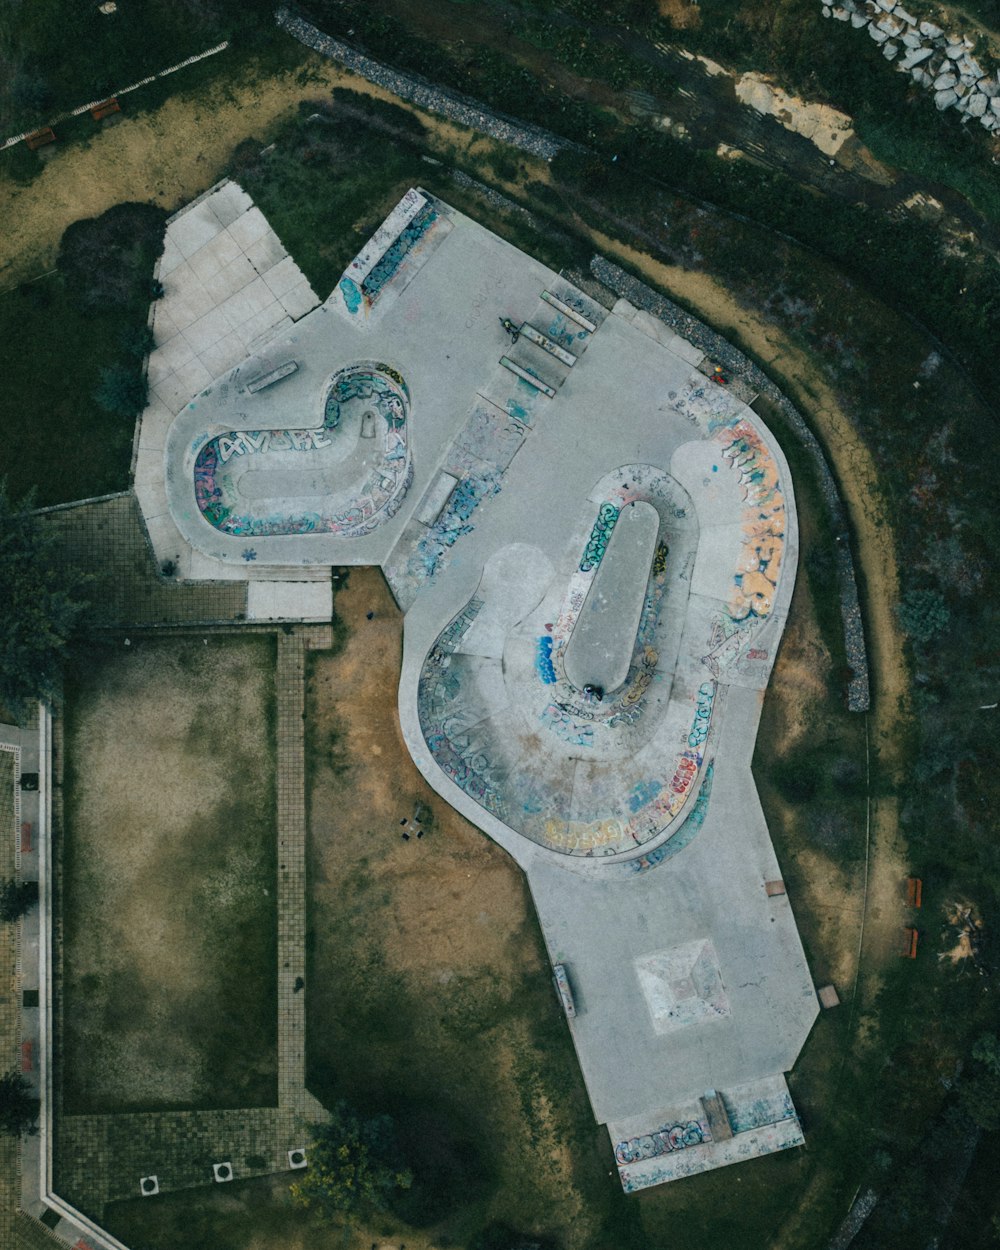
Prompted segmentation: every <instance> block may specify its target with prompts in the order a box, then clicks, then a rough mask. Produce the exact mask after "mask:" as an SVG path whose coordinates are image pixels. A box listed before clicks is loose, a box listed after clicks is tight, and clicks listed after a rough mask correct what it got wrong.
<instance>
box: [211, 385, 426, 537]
mask: <svg viewBox="0 0 1000 1250" xmlns="http://www.w3.org/2000/svg"><path fill="white" fill-rule="evenodd" d="M352 403H355V404H356V403H360V405H361V406H363V407H364V409H365V416H364V417H363V418H362V417H359V422H364V421H365V420H368V421H370V422H372V423H374V425H375V426H378V425H380V426H381V429H380V430H378V429H374V433H375V434H376V435H377V434H378V433H380V434H381V445H380V447H379V448H378V450H379V452H380V454H379V455H377V456H376V457H375V459H374V463H370V462H368V461H362V463H361V467H360V470H359V473H360V476H359V477H358V479H357V480H355V481H353V482H351V481H350V480H348V481H347V482H345V484H344V489H343V490H342V491H339V492H331V496H330V502H327V504H326V508H325V509H324V510H320V509H317V508H303V507H301V506H297V503H296V500H295V499H294V498H292V499H290V500H289V501H288V502H287V504H285V505H283V506H282V509H281V510H280V511H275V510H274V502H273V500H272V501H271V503H270V504H267V505H266V509H267V510H265V511H262V512H256V511H254V510H253V507H252V502H251V500H249V499H247V498H245V497H244V496H243V495H242V494H241V493H240V488H239V472H238V471H242V467H243V465H242V462H243V461H244V459H245V458H247V457H254V458H255V460H256V461H258V463H255V465H254V468H255V469H256V470H263V471H264V472H266V471H268V470H269V469H271V468H273V467H274V466H275V465H276V464H281V465H282V466H283V467H284V468H285V470H286V471H287V468H288V461H287V459H285V458H284V456H283V455H282V453H289V452H292V453H296V458H297V457H298V455H302V456H303V457H305V456H308V457H309V462H308V463H309V466H310V468H311V469H312V468H317V467H318V468H320V469H323V468H324V467H328V469H329V471H331V472H335V471H336V470H337V468H338V462H337V461H333V460H331V459H330V455H329V453H327V454H326V455H325V454H324V453H326V452H327V449H328V448H330V447H331V446H333V443H334V438H335V435H334V434H333V433H332V432H333V431H336V430H338V427H340V424H341V416H342V413H343V411H344V409H345V407H346V406H347V405H349V404H352ZM409 404H410V399H409V392H408V390H407V387H406V383H405V382H404V381H403V378H402V376H401V375H400V374H399V373H398V372H397V371H396V370H395V369H392V368H391V367H390V366H389V365H385V364H381V363H377V362H373V361H364V362H361V363H358V364H355V365H350V366H348V367H347V368H346V369H341V370H340V371H339V372H338V373H336V374H335V375H334V376H333V377H332V378H331V380H330V383H329V386H328V388H327V394H326V397H325V400H324V408H323V411H324V420H323V425H322V426H321V427H320V428H319V429H315V430H239V431H235V430H234V431H230V432H229V433H226V434H220V435H218V436H217V437H215V438H213V439H210V440H209V441H208V442H207V443H206V444H205V445H204V446H203V447H202V448H201V450H200V451H199V452H198V455H197V457H196V459H195V464H194V488H195V500H196V501H197V504H198V508H199V511H200V512H201V514H202V516H203V517H204V518H205V520H206V521H208V523H209V524H210V525H212V526H214V527H215V528H216V529H217V530H220V531H221V532H222V533H224V534H235V535H241V536H253V537H263V536H274V535H286V534H311V533H316V534H339V535H341V536H342V537H345V538H354V537H358V536H360V535H362V534H367V533H369V532H370V531H371V530H373V529H375V528H376V527H377V526H379V525H381V524H382V523H383V522H384V521H386V520H388V519H389V518H391V517H392V516H394V515H395V514H396V512H397V511H398V510H399V507H400V504H401V503H402V500H403V497H404V496H405V494H406V491H407V490H408V489H409V486H410V484H411V482H412V480H413V465H412V463H411V460H410V453H409V440H408V433H407V416H408V413H409ZM346 433H347V432H346V431H341V433H340V437H344V436H345V434H346ZM351 433H352V434H353V431H352V432H351ZM279 457H280V458H279ZM347 472H348V473H349V472H350V470H349V469H348V470H347Z"/></svg>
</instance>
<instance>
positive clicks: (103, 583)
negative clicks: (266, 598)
mask: <svg viewBox="0 0 1000 1250" xmlns="http://www.w3.org/2000/svg"><path fill="white" fill-rule="evenodd" d="M39 515H40V517H41V519H42V520H43V521H44V522H45V524H46V525H47V526H49V527H50V528H51V529H52V530H54V531H55V532H56V533H57V534H58V535H59V538H60V540H61V545H62V553H63V555H62V558H63V560H64V562H65V564H66V566H67V567H68V568H72V569H74V570H79V571H81V572H84V573H87V574H88V575H89V576H90V578H91V581H90V584H89V585H88V587H87V595H88V598H89V599H90V608H89V611H88V617H87V621H88V624H90V625H91V626H92V627H94V628H97V629H107V628H115V627H121V626H129V625H132V626H142V625H185V624H188V625H195V624H199V625H200V624H208V623H211V622H219V623H221V622H230V621H240V620H243V619H244V618H245V616H246V610H247V586H246V582H194V583H178V582H173V581H171V580H170V579H168V578H164V577H161V576H160V572H159V569H158V567H157V565H156V562H155V561H154V559H153V552H152V548H151V547H150V545H149V540H148V538H147V536H146V530H145V527H144V525H143V523H142V517H141V514H140V511H139V504H138V502H137V501H136V498H135V496H134V495H133V494H132V492H131V491H126V492H125V493H123V494H121V495H112V496H110V497H108V498H106V499H98V500H93V501H91V502H84V503H79V504H73V505H72V506H70V507H67V508H52V509H46V510H44V511H42V512H41V513H39Z"/></svg>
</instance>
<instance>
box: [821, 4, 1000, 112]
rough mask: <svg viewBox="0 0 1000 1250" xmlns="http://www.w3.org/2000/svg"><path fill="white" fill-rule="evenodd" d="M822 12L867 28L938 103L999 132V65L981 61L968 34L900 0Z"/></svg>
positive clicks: (829, 7)
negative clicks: (948, 30) (953, 31)
mask: <svg viewBox="0 0 1000 1250" xmlns="http://www.w3.org/2000/svg"><path fill="white" fill-rule="evenodd" d="M823 16H824V17H832V18H833V19H834V20H835V21H838V22H850V23H851V25H852V26H854V27H855V28H856V29H858V30H860V29H861V28H862V27H865V28H867V30H868V34H869V35H870V36H871V38H872V39H874V40H875V42H876V43H877V44H879V45H880V46H881V48H882V55H883V56H884V57H885V59H886V60H887V61H894V62H895V64H896V68H897V69H898V70H899V71H900V72H901V73H903V74H909V75H910V77H911V78H912V79H913V81H914V82H916V83H917V84H918V85H919V86H921V87H924V88H925V89H926V90H927V91H930V92H933V94H934V103H935V105H936V106H937V107H938V108H939V109H941V110H944V109H949V108H954V109H955V110H956V111H957V112H959V113H961V114H963V117H962V121H963V122H967V121H969V120H970V119H972V118H975V119H976V120H978V122H979V123H980V125H982V126H984V127H985V128H986V129H987V130H990V131H993V132H995V133H1000V70H998V69H996V67H995V66H994V67H992V68H990V69H986V68H984V66H983V65H981V64H980V62H979V61H978V60H977V59H976V58H975V57H974V56H973V55H972V50H973V48H974V47H975V43H974V42H973V40H971V39H970V38H968V36H962V35H947V34H945V32H944V31H943V30H942V29H941V27H940V26H935V25H934V23H933V22H926V21H921V20H920V19H919V18H916V17H914V16H913V14H912V13H908V12H907V11H906V9H904V8H903V6H902V5H901V4H899V3H897V0H842V2H841V3H840V4H835V5H829V4H824V5H823Z"/></svg>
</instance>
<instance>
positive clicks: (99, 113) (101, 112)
mask: <svg viewBox="0 0 1000 1250" xmlns="http://www.w3.org/2000/svg"><path fill="white" fill-rule="evenodd" d="M121 111H122V107H121V105H120V104H119V103H118V101H117V100H116V99H115V98H114V96H112V97H111V99H110V100H102V101H101V103H100V104H95V105H94V107H93V108H92V109H91V110H90V116H91V117H92V118H93V119H94V121H95V122H99V121H103V120H104V118H105V117H110V116H111V114H112V113H120V112H121Z"/></svg>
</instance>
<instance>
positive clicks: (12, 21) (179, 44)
mask: <svg viewBox="0 0 1000 1250" xmlns="http://www.w3.org/2000/svg"><path fill="white" fill-rule="evenodd" d="M269 19H270V6H269V5H266V4H263V3H255V2H254V0H250V2H248V3H244V2H242V0H241V2H240V3H236V2H235V0H214V2H212V3H206V4H204V5H198V6H194V7H192V6H182V7H178V6H177V5H175V4H171V3H169V0H146V2H145V3H143V4H132V3H128V2H127V0H122V3H120V4H119V5H118V8H117V11H116V12H114V13H111V14H104V13H101V12H100V11H99V9H98V6H97V5H94V4H88V5H80V4H75V3H73V2H72V0H35V3H33V4H31V5H29V6H27V7H19V8H18V9H17V10H16V13H15V11H13V10H12V11H10V12H9V13H8V15H7V17H6V18H5V19H3V20H2V21H0V53H2V55H3V59H4V63H5V67H6V69H7V71H8V72H7V73H5V75H4V77H3V80H2V83H3V85H2V87H0V133H2V134H3V135H4V136H6V135H8V134H12V133H17V131H19V130H31V129H34V128H36V127H38V126H41V125H44V124H46V123H47V122H48V121H49V120H51V118H52V117H53V116H54V115H56V114H58V113H61V112H63V111H67V110H69V109H71V108H74V107H77V106H79V105H81V104H86V103H87V102H88V101H90V100H100V99H104V98H106V97H107V96H109V95H112V94H113V93H114V92H115V91H116V90H117V89H119V88H121V87H125V86H128V85H129V84H130V83H133V82H137V81H138V80H139V79H142V78H146V77H148V76H149V75H151V74H155V73H158V72H159V71H160V70H163V69H166V68H167V67H168V66H170V65H176V64H177V63H178V62H179V61H183V60H185V59H186V58H187V57H189V56H194V55H196V54H198V53H200V52H204V51H205V50H206V49H207V48H209V47H212V46H214V45H215V44H217V43H220V42H221V41H222V40H223V39H226V38H230V37H232V36H236V35H239V34H241V33H248V32H250V31H252V30H254V29H255V28H257V27H261V26H267V25H269Z"/></svg>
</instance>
